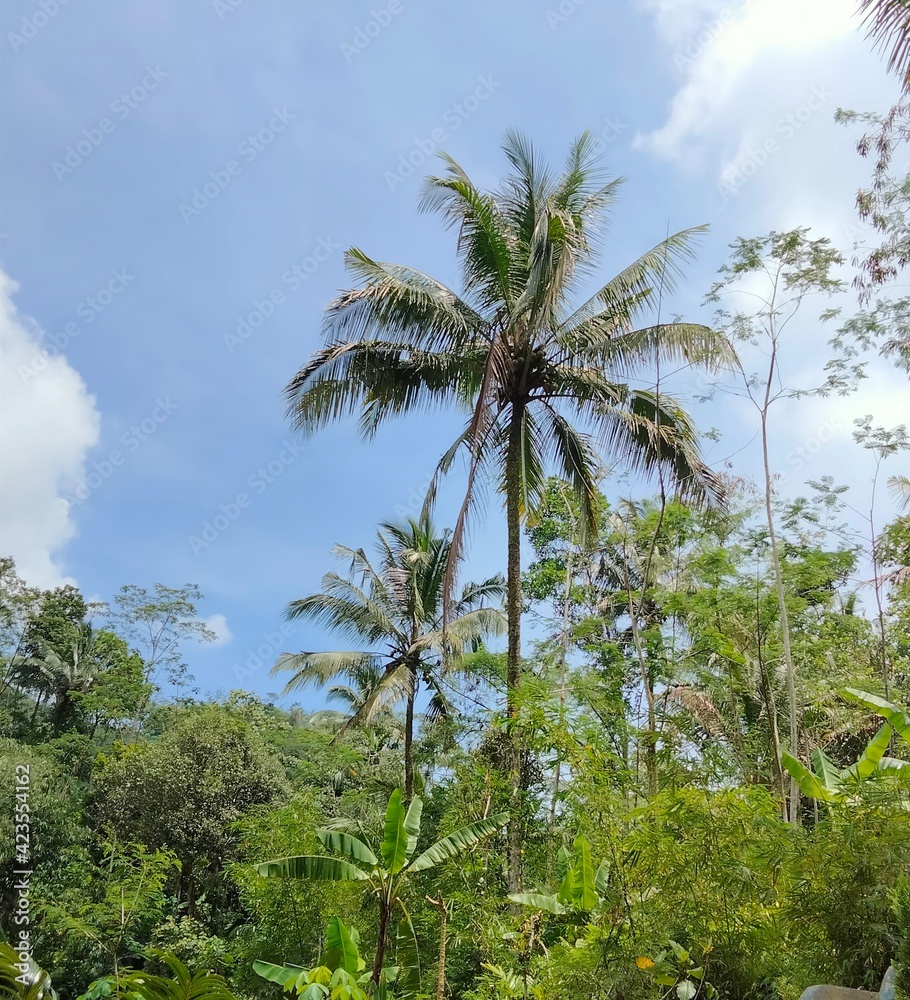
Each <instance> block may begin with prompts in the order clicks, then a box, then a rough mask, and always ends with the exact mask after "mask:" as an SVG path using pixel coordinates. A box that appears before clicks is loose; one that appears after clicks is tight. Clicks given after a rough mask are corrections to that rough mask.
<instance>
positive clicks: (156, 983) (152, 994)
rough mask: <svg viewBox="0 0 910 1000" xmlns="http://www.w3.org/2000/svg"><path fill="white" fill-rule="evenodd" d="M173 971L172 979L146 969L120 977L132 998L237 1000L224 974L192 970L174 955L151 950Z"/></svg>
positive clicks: (136, 999)
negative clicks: (147, 971)
mask: <svg viewBox="0 0 910 1000" xmlns="http://www.w3.org/2000/svg"><path fill="white" fill-rule="evenodd" d="M151 954H153V955H154V956H155V957H156V958H158V959H159V960H160V961H161V962H163V963H164V964H165V965H166V966H167V967H168V969H170V971H171V975H172V976H173V978H172V979H168V978H167V977H166V976H152V975H149V974H148V973H146V972H130V973H128V974H127V975H125V976H122V977H121V979H120V983H121V986H122V987H123V990H124V992H125V995H126V996H127V997H130V998H131V1000H238V998H237V996H236V995H235V994H234V993H232V992H231V990H230V987H229V986H228V984H227V982H226V980H225V979H224V977H223V976H219V975H217V974H216V973H214V972H209V971H208V970H206V969H199V970H197V971H196V972H190V970H189V969H188V968H187V967H186V966H185V965H184V964H183V962H181V961H180V960H179V959H178V958H176V957H175V956H174V955H171V954H169V953H167V952H163V951H158V950H157V949H151Z"/></svg>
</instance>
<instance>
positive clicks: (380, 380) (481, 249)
mask: <svg viewBox="0 0 910 1000" xmlns="http://www.w3.org/2000/svg"><path fill="white" fill-rule="evenodd" d="M503 148H504V151H505V154H506V156H507V158H508V160H509V162H510V163H511V165H512V168H513V173H512V174H510V175H509V176H508V177H506V179H505V180H504V182H503V184H502V186H501V188H500V190H499V191H498V192H495V193H488V192H485V191H481V190H480V189H479V188H477V187H476V186H475V185H474V183H473V182H472V181H471V179H470V178H469V177H468V175H467V174H466V173H465V171H464V170H463V169H462V168H461V167H460V166H459V165H458V164H457V163H456V162H455V161H454V160H453V159H452V158H451V157H448V156H443V160H444V162H445V164H446V167H447V171H446V174H445V176H443V177H431V178H428V179H427V183H426V190H425V193H424V197H423V202H422V207H423V208H425V209H428V210H431V211H435V212H438V213H439V214H440V215H441V216H442V217H443V219H444V220H445V222H446V223H447V224H448V225H450V226H451V227H453V228H454V229H455V230H456V231H457V234H458V242H457V249H458V254H459V256H460V257H461V261H462V272H463V286H464V294H463V295H459V294H457V293H456V292H454V291H452V290H451V289H450V288H448V287H447V286H446V285H444V284H443V283H442V282H440V281H437V280H436V279H434V278H431V277H429V276H428V275H426V274H424V273H422V272H421V271H418V270H416V269H414V268H412V267H403V266H401V265H398V264H388V263H382V262H380V261H377V260H374V259H373V258H371V257H369V256H367V254H365V253H363V252H362V251H361V250H358V249H351V250H349V251H348V252H347V255H346V260H347V264H348V267H349V269H350V270H351V271H352V272H353V274H354V275H355V276H356V277H357V278H358V279H359V280H360V281H361V282H362V287H360V288H355V289H352V290H350V291H346V292H344V293H343V294H342V295H341V296H340V297H339V298H338V299H336V300H335V301H334V302H333V303H332V304H331V305H330V306H329V308H328V311H327V315H326V324H325V325H326V332H327V335H328V341H327V344H326V346H325V347H324V348H322V349H321V350H319V351H317V352H316V353H315V354H314V355H312V357H311V358H310V360H309V361H308V362H307V363H306V364H305V365H304V366H303V367H302V368H301V369H300V370H299V371H298V372H297V374H296V375H295V376H294V378H293V379H292V380H291V382H290V383H289V384H288V386H287V390H286V393H287V398H288V402H289V412H290V415H291V416H292V418H293V420H294V423H295V425H296V426H297V427H298V428H299V429H301V430H303V431H304V432H306V433H308V434H311V433H314V432H316V431H318V430H320V429H321V428H323V427H325V426H326V425H328V424H330V423H332V422H333V421H335V420H337V419H339V418H342V417H345V416H349V415H353V414H355V413H359V415H360V427H361V430H362V432H363V433H364V435H365V436H367V437H372V435H373V434H374V433H375V432H376V431H377V429H378V428H379V426H380V424H381V423H382V422H383V421H384V420H386V419H388V418H389V417H392V416H398V415H400V414H403V413H407V412H413V411H425V410H430V409H435V408H439V407H445V406H450V405H452V404H455V405H457V406H460V407H462V408H463V409H464V410H465V411H466V412H467V422H466V425H465V428H464V431H463V432H462V433H461V434H460V435H459V437H458V438H457V439H456V440H455V442H454V443H453V444H452V446H451V447H450V448H449V449H448V451H447V452H446V453H445V454H444V455H443V458H442V459H441V461H440V463H439V467H438V470H437V478H438V476H439V475H442V474H443V473H445V472H447V471H448V470H449V469H450V467H451V465H452V463H453V462H454V460H455V458H456V456H457V455H458V454H459V453H462V452H464V453H466V454H467V456H468V459H469V468H468V476H467V486H466V491H465V497H464V502H463V504H462V508H461V511H460V513H459V516H458V519H457V522H456V526H455V532H454V535H453V541H452V547H451V552H450V564H449V578H450V579H449V583H450V582H451V577H452V574H453V567H454V566H455V565H456V563H457V560H458V557H459V555H460V551H461V547H462V542H463V538H464V534H465V526H466V522H467V519H468V517H469V514H470V512H471V510H472V508H473V504H474V500H475V496H476V492H477V486H478V483H479V480H480V478H481V477H483V476H488V477H491V478H492V479H493V480H494V481H495V482H496V483H497V485H498V487H499V490H500V492H501V493H502V494H503V496H504V498H505V508H506V523H507V546H508V561H507V598H506V607H507V615H508V653H507V696H506V697H507V714H508V716H509V719H510V721H511V722H512V723H513V725H512V727H511V733H512V736H511V740H512V745H511V754H510V756H511V765H510V771H511V783H512V798H513V814H514V815H513V825H512V831H511V837H510V847H509V852H510V866H511V883H512V884H511V888H512V890H513V891H517V890H518V889H519V888H520V885H519V883H520V878H521V829H520V826H519V816H520V811H519V809H518V806H519V803H520V799H521V792H522V788H521V745H520V731H519V729H518V727H517V726H516V725H514V722H515V719H516V718H517V714H518V692H519V687H520V683H521V671H522V664H521V611H522V599H521V522H522V518H523V517H524V516H525V515H526V513H527V512H528V511H529V510H531V509H533V508H534V507H535V506H537V504H538V502H539V501H540V499H541V496H542V493H543V491H544V489H545V486H546V471H547V466H548V465H549V466H555V468H556V470H557V472H558V474H559V475H560V476H561V478H563V479H565V480H567V481H568V482H570V483H571V484H572V487H573V488H574V490H575V491H576V493H577V494H578V497H579V500H580V504H581V513H582V515H583V517H582V521H583V527H586V528H588V529H590V530H591V531H592V532H593V530H594V529H595V528H596V511H597V506H598V501H599V491H598V488H597V483H598V471H599V468H600V461H599V459H598V457H597V452H596V448H595V439H596V440H597V441H598V442H599V443H600V444H601V445H603V446H605V447H606V448H607V449H608V450H609V451H610V452H611V453H612V454H613V455H614V456H616V457H617V458H619V459H620V460H621V461H623V462H624V463H625V464H626V465H627V466H628V467H629V468H630V469H631V470H632V471H635V472H644V473H655V472H658V471H660V472H661V473H662V474H664V475H665V476H666V477H667V478H668V479H669V480H670V481H672V482H673V483H675V484H676V486H677V487H678V488H679V489H680V490H681V491H684V492H686V493H687V494H689V495H690V496H692V497H695V498H716V497H717V496H718V495H719V494H720V493H721V486H720V482H719V480H718V478H717V477H716V476H715V475H713V474H712V473H711V471H710V470H709V469H708V468H707V467H706V466H705V464H704V463H703V462H702V459H701V455H700V449H699V443H698V434H697V432H696V430H695V428H694V426H693V425H692V423H691V421H690V420H689V418H688V416H687V415H686V413H685V411H684V409H683V408H682V406H681V405H680V404H679V403H678V402H677V401H676V400H674V399H673V398H672V397H671V396H669V395H667V394H666V393H664V392H663V391H662V390H657V391H651V390H648V389H644V388H632V387H631V386H630V384H629V382H628V379H629V377H630V376H635V375H636V374H640V373H641V372H642V370H645V371H646V372H647V371H648V370H649V369H650V371H651V372H653V371H654V369H655V367H656V368H657V370H659V369H660V364H662V363H667V364H682V365H684V366H689V365H705V366H708V367H711V366H715V365H717V364H720V363H731V362H732V361H733V359H734V357H735V355H734V354H733V351H732V348H730V346H729V344H728V343H727V341H726V340H725V339H724V338H723V337H722V336H721V335H719V334H717V333H715V332H714V331H713V330H710V329H709V328H707V327H705V326H700V325H697V324H692V323H678V322H671V323H665V322H661V320H660V317H659V314H658V317H657V322H656V323H649V324H646V325H645V326H644V327H641V328H638V327H637V323H638V321H639V319H640V318H641V317H642V315H643V313H644V312H645V311H646V310H648V309H650V308H652V307H655V306H659V304H660V297H661V293H662V292H664V291H670V290H671V289H672V287H673V283H674V278H675V277H676V276H678V275H679V273H680V265H681V263H682V262H683V261H685V260H687V259H688V258H689V257H690V256H691V247H692V241H693V239H694V238H695V237H696V236H697V235H699V234H700V233H702V232H703V231H704V228H705V227H698V228H696V229H690V230H686V231H683V232H680V233H677V234H675V235H673V236H670V237H669V238H667V239H666V240H664V241H663V242H661V243H659V244H658V245H657V246H656V247H654V248H653V249H652V250H649V251H648V252H647V253H646V254H644V255H643V256H641V257H639V258H638V260H635V261H633V262H632V263H631V264H629V265H628V266H627V267H625V268H624V269H623V270H622V271H620V273H619V274H618V275H616V276H615V277H614V278H611V279H610V280H609V281H608V282H606V284H603V285H601V286H600V288H599V289H598V290H597V291H596V292H595V294H594V295H593V296H591V297H590V298H588V299H587V300H586V301H583V302H581V304H580V305H575V304H573V302H572V300H573V298H575V296H577V294H578V292H579V290H580V286H581V284H582V282H583V281H585V280H588V279H591V278H592V277H594V274H595V270H596V265H597V256H598V254H597V248H598V243H599V240H598V233H597V229H598V227H600V228H602V219H603V217H604V215H605V213H606V210H607V208H608V207H609V206H610V204H611V203H612V201H613V200H614V198H615V195H616V190H617V187H618V185H619V183H620V182H619V181H618V180H612V181H607V179H606V178H605V177H604V176H603V175H602V173H601V171H600V170H599V169H598V165H597V154H596V148H595V142H594V138H593V137H592V136H591V135H590V134H589V133H585V134H584V135H582V136H581V137H580V138H579V139H577V140H576V141H575V142H574V143H573V145H572V147H571V149H570V151H569V156H568V159H567V162H566V167H565V170H564V171H563V173H562V174H561V175H560V176H554V175H553V174H552V173H551V172H550V171H549V170H548V169H547V168H546V167H545V166H544V165H543V164H542V163H541V161H540V157H539V154H538V153H537V152H536V151H535V150H534V148H533V147H532V146H531V145H530V143H529V142H528V141H527V140H526V139H525V138H524V137H523V136H521V135H519V134H518V133H515V132H510V133H509V134H508V135H507V137H506V140H505V144H504V147H503ZM579 423H582V424H584V425H586V427H587V428H589V429H590V430H591V431H592V432H593V436H592V435H591V434H589V433H588V432H586V431H584V430H581V429H579V426H578V424H579ZM435 488H436V483H435V481H434V484H433V487H432V488H431V491H430V492H431V495H432V493H433V492H434V490H435ZM447 589H449V588H447Z"/></svg>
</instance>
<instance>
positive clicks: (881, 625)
mask: <svg viewBox="0 0 910 1000" xmlns="http://www.w3.org/2000/svg"><path fill="white" fill-rule="evenodd" d="M872 503H873V507H874V504H875V493H874V487H873V494H872ZM874 513H875V512H874V509H873V510H870V511H869V534H870V537H871V540H872V586H873V588H874V591H875V608H876V611H877V612H878V642H879V656H880V657H881V662H882V685H883V686H884V689H885V700H886V701H889V700H890V699H891V672H890V670H889V669H888V636H887V632H886V630H885V609H884V608H883V607H882V581H881V577H880V576H879V572H878V539H877V538H876V536H875V516H874Z"/></svg>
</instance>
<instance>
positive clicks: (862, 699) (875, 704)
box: [841, 688, 910, 743]
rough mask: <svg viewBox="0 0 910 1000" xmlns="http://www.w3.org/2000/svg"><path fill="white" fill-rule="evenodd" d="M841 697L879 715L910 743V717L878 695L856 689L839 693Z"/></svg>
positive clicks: (848, 689)
mask: <svg viewBox="0 0 910 1000" xmlns="http://www.w3.org/2000/svg"><path fill="white" fill-rule="evenodd" d="M841 696H842V697H843V698H847V699H849V700H850V701H855V702H857V704H859V705H862V706H863V707H864V708H868V709H869V711H870V712H874V713H875V714H876V715H880V716H881V717H882V718H883V719H884V720H885V721H886V722H887V723H888V725H889V726H890V727H891V728H892V729H893V730H894V731H895V732H896V733H897V735H898V736H900V737H902V738H903V739H904V740H906V741H907V742H908V743H910V715H908V714H907V713H906V712H905V711H904V710H903V709H902V708H898V707H897V705H894V704H892V703H891V702H890V701H885V699H884V698H879V697H878V695H875V694H869V692H868V691H859V690H857V688H847V689H846V690H844V691H841Z"/></svg>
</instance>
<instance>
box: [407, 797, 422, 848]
mask: <svg viewBox="0 0 910 1000" xmlns="http://www.w3.org/2000/svg"><path fill="white" fill-rule="evenodd" d="M422 815H423V799H421V798H420V796H419V795H415V796H414V798H413V799H412V800H411V804H410V805H409V806H408V811H407V815H406V816H405V818H404V828H405V832H406V833H407V835H408V857H410V856H411V855H412V854H413V853H414V851H415V850H416V849H417V838H418V837H419V836H420V818H421V816H422Z"/></svg>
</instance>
